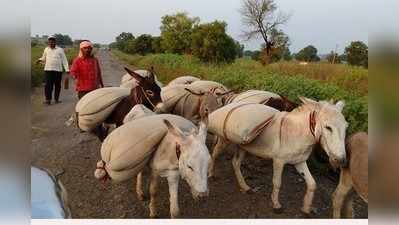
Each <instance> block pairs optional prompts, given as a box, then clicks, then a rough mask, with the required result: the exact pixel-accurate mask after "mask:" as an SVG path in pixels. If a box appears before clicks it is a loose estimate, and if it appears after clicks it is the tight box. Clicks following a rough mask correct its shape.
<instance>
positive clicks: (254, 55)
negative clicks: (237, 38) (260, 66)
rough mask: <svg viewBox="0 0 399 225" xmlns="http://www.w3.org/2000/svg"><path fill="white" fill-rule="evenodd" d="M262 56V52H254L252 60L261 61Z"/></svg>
mask: <svg viewBox="0 0 399 225" xmlns="http://www.w3.org/2000/svg"><path fill="white" fill-rule="evenodd" d="M260 54H261V52H260V51H258V50H256V51H253V52H252V56H251V58H252V59H253V60H256V61H259V60H260Z"/></svg>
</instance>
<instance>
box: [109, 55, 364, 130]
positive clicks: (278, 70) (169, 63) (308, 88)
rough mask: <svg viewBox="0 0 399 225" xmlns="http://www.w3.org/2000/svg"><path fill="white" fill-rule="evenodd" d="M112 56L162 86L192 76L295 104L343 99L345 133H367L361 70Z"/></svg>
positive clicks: (245, 60) (332, 66)
mask: <svg viewBox="0 0 399 225" xmlns="http://www.w3.org/2000/svg"><path fill="white" fill-rule="evenodd" d="M114 54H115V55H116V56H118V57H119V58H120V59H122V60H124V61H126V62H128V63H130V64H133V65H135V66H138V67H141V68H148V67H150V66H151V65H153V66H154V67H155V69H156V71H157V74H158V76H159V79H160V80H161V81H163V82H165V83H167V82H169V81H170V80H172V79H174V78H176V77H179V76H182V75H186V74H194V75H196V76H199V77H201V78H203V79H209V80H215V81H218V82H221V83H223V84H225V85H227V86H228V87H230V88H233V89H237V90H248V89H259V90H268V91H272V92H276V93H280V94H283V95H285V96H287V97H288V98H290V99H291V100H294V101H297V102H298V98H297V97H298V96H307V97H310V98H314V99H318V100H322V99H323V100H329V99H334V100H338V99H344V100H345V101H346V103H347V105H346V107H345V110H344V114H345V116H346V118H347V120H348V121H349V122H350V127H349V130H348V132H349V133H352V132H354V131H360V130H363V131H367V129H368V102H367V100H368V98H367V80H368V72H367V70H365V69H362V68H354V67H349V66H347V65H331V64H327V63H326V64H322V63H315V64H310V65H309V67H306V68H305V67H303V66H300V65H297V64H295V63H293V62H284V63H275V64H272V65H269V66H262V65H261V64H260V63H259V62H256V61H253V60H251V59H246V58H243V59H238V60H236V61H235V62H234V63H232V64H225V65H212V64H203V63H201V61H200V60H199V59H198V58H196V57H193V56H189V55H176V54H152V55H147V56H137V55H135V56H133V55H128V54H124V53H122V52H120V51H114ZM301 68H302V71H301ZM304 71H305V72H304ZM309 71H310V72H309ZM342 73H344V74H342Z"/></svg>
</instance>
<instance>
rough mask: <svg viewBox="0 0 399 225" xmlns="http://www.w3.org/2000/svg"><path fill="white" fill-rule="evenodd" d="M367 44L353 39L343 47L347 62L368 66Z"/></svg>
mask: <svg viewBox="0 0 399 225" xmlns="http://www.w3.org/2000/svg"><path fill="white" fill-rule="evenodd" d="M368 54H369V49H368V46H367V45H366V44H365V43H363V42H361V41H353V42H351V44H350V45H349V46H348V47H346V48H345V55H346V58H347V62H348V63H349V64H350V65H355V66H364V67H366V68H368V58H369V57H368Z"/></svg>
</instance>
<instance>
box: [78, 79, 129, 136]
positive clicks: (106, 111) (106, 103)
mask: <svg viewBox="0 0 399 225" xmlns="http://www.w3.org/2000/svg"><path fill="white" fill-rule="evenodd" d="M129 95H130V90H129V89H127V88H121V87H107V88H100V89H97V90H94V91H91V92H90V93H88V94H86V95H85V96H83V98H81V99H80V100H79V102H78V103H77V104H76V107H75V111H76V112H77V113H78V125H79V128H80V129H82V130H84V131H91V130H92V129H93V128H95V127H96V126H98V125H100V124H101V123H102V122H103V121H104V120H105V119H106V118H107V117H108V116H109V115H110V114H111V113H112V111H113V110H114V109H115V107H116V105H118V103H119V102H120V101H121V100H122V99H123V98H125V97H127V96H129Z"/></svg>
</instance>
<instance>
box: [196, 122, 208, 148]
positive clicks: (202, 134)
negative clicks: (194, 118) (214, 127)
mask: <svg viewBox="0 0 399 225" xmlns="http://www.w3.org/2000/svg"><path fill="white" fill-rule="evenodd" d="M206 123H207V122H205V121H203V120H202V121H201V122H200V124H199V129H198V135H197V136H198V137H199V138H201V140H202V141H203V142H204V143H205V142H206V136H207V135H208V125H207V124H206Z"/></svg>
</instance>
